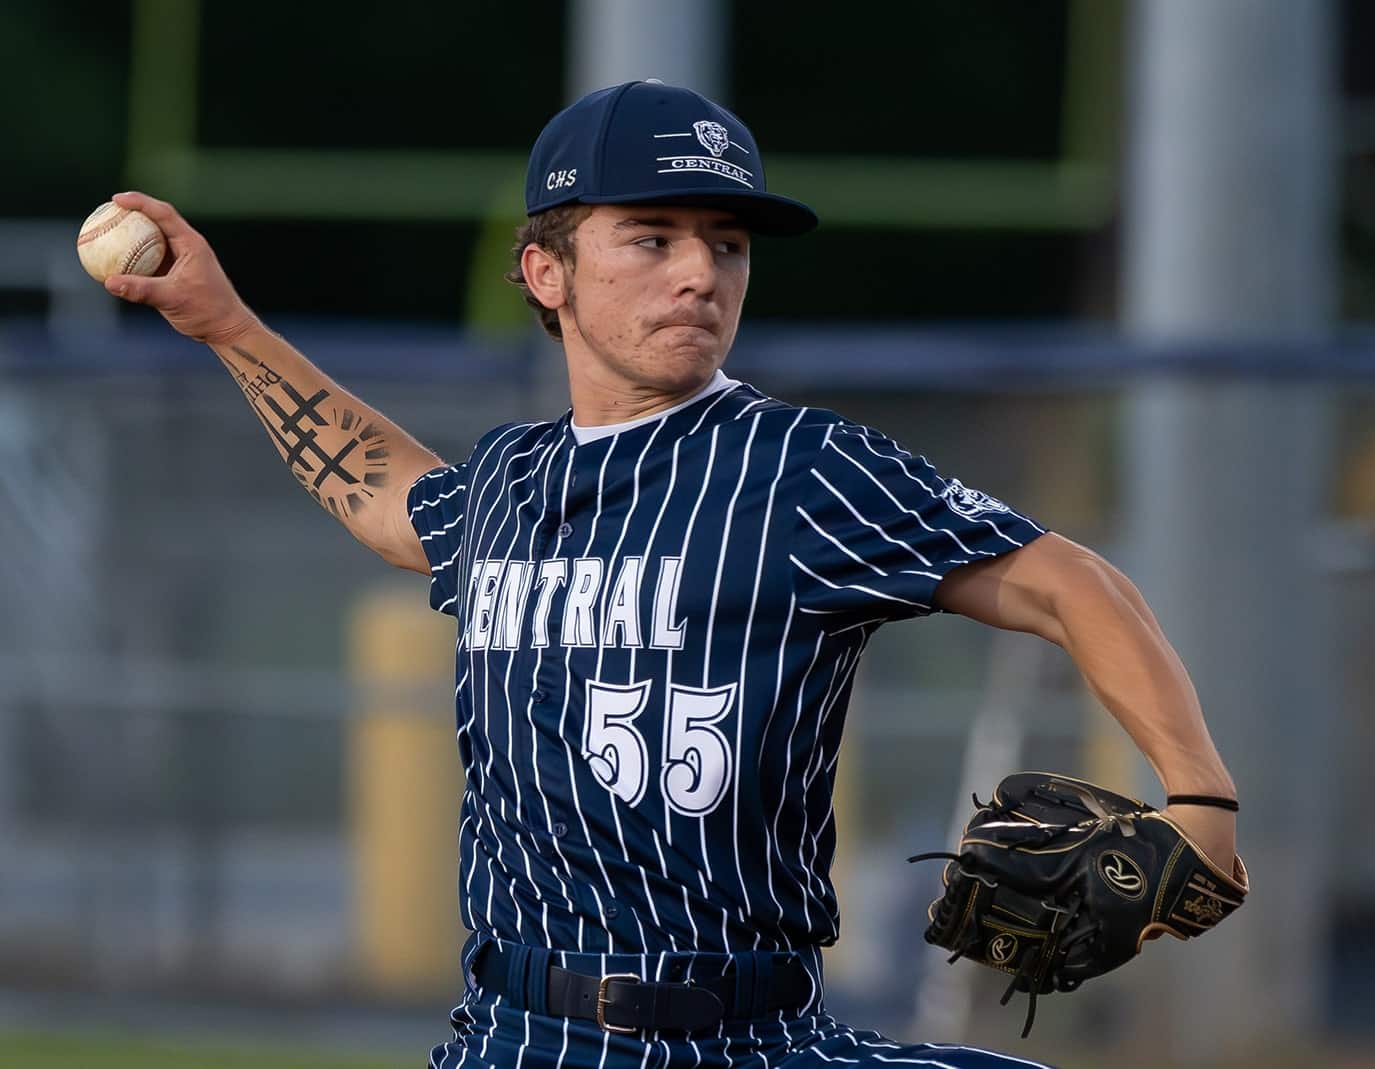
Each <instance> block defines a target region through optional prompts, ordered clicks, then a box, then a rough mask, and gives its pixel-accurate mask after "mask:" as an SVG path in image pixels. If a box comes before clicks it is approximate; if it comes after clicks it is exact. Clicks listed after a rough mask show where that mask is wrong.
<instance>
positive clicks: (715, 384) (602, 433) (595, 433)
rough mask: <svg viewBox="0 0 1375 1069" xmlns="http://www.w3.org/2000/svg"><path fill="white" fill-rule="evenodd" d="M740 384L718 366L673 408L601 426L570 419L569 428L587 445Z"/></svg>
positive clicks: (579, 442) (665, 415) (577, 439)
mask: <svg viewBox="0 0 1375 1069" xmlns="http://www.w3.org/2000/svg"><path fill="white" fill-rule="evenodd" d="M739 385H740V382H739V380H737V379H728V378H726V374H725V372H723V371H722V370H721V369H720V368H717V369H716V374H715V375H713V376H712V377H711V381H710V382H708V383H707V384H706V385H705V386H703V387H702V388H701V389H700V390H698V391H697V392H696V393H695V394H693V395H692V396H691V397H689V398H688V399H687V400H686V401H679V402H678V403H677V404H676V405H674V406H673V407H672V408H666V409H664V410H663V411H662V412H652V413H650V414H649V415H648V416H641V417H640V418H639V419H632V420H627V421H626V422H625V423H607V424H605V425H603V426H600V427H579V426H578V425H577V424H576V423H574V422H572V421H570V422H569V429H570V430H572V432H573V438H574V439H575V440H576V441H577V443H578V445H586V444H587V443H588V442H595V441H597V440H598V439H599V438H609V437H611V435H613V434H620V433H621V432H622V431H628V430H630V429H631V428H632V427H638V426H640V425H641V424H643V423H651V422H653V421H654V420H656V419H664V418H666V417H668V416H671V415H673V413H675V412H679V411H681V410H682V409H684V408H687V406H688V405H690V404H695V403H696V402H698V401H700V400H701V399H702V398H703V397H710V396H711V395H712V394H714V393H720V392H721V391H722V390H729V389H730V388H731V387H733V386H739Z"/></svg>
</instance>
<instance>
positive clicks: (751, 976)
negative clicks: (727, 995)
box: [730, 950, 757, 1020]
mask: <svg viewBox="0 0 1375 1069" xmlns="http://www.w3.org/2000/svg"><path fill="white" fill-rule="evenodd" d="M731 960H732V961H733V962H735V1004H734V1005H733V1006H732V1007H731V1010H730V1014H731V1016H732V1017H737V1018H743V1019H746V1020H748V1019H750V1018H751V1017H752V1014H751V1013H750V1008H751V1007H752V1006H753V1005H754V989H755V987H756V986H757V985H756V982H755V981H756V979H757V977H756V975H755V955H754V952H753V951H751V950H742V951H738V952H737V953H734V954H732V955H731Z"/></svg>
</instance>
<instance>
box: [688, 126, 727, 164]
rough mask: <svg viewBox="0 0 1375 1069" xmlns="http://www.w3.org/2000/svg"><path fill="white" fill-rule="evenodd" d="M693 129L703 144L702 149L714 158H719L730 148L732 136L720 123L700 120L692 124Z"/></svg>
mask: <svg viewBox="0 0 1375 1069" xmlns="http://www.w3.org/2000/svg"><path fill="white" fill-rule="evenodd" d="M692 129H693V132H694V133H695V134H696V135H697V140H698V141H700V142H702V147H703V148H705V149H706V150H707V151H708V152H710V153H711V154H712V155H713V156H717V157H719V156H721V154H722V153H724V152H725V151H726V149H728V148H730V134H729V133H728V132H727V131H726V128H725V127H724V126H722V125H721V124H720V123H719V122H712V121H711V120H710V119H699V120H698V121H697V122H695V123H693V124H692Z"/></svg>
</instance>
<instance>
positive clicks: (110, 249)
mask: <svg viewBox="0 0 1375 1069" xmlns="http://www.w3.org/2000/svg"><path fill="white" fill-rule="evenodd" d="M76 254H77V256H79V257H80V258H81V266H82V267H84V268H85V269H86V273H87V274H89V275H90V276H91V277H92V278H93V279H95V280H96V281H97V282H104V281H105V280H106V279H107V278H109V277H110V276H111V275H151V274H153V272H155V271H156V270H157V269H158V266H159V265H160V264H161V263H162V258H163V257H164V256H166V255H167V240H166V239H165V238H164V237H163V236H162V231H161V230H159V229H158V225H157V223H155V222H153V220H151V219H149V218H148V216H146V215H144V214H143V213H142V212H137V211H132V210H131V209H129V208H121V207H120V206H119V205H118V204H116V203H114V201H108V200H107V201H106V202H105V203H104V204H102V205H101V206H100V207H99V208H97V209H96V210H95V211H93V212H92V213H91V214H90V215H89V216H87V217H86V221H85V222H84V223H82V224H81V233H80V234H79V235H78V236H77V239H76Z"/></svg>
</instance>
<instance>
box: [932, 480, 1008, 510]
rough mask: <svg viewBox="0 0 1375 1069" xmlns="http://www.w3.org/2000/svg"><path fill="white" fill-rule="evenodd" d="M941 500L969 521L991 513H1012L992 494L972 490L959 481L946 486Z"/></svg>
mask: <svg viewBox="0 0 1375 1069" xmlns="http://www.w3.org/2000/svg"><path fill="white" fill-rule="evenodd" d="M941 499H942V500H943V501H944V502H945V503H946V504H947V505H949V506H950V507H951V509H953V510H954V511H955V512H958V513H959V514H960V515H961V516H963V517H964V518H965V519H967V520H973V519H977V518H978V517H979V516H983V515H986V514H987V513H991V512H1011V511H1012V510H1011V509H1010V508H1008V507H1007V506H1006V505H1004V504H1003V503H1002V502H1001V501H999V500H998V499H997V498H996V497H994V496H993V495H992V494H986V493H984V492H983V491H982V490H971V489H970V488H969V487H967V486H965V485H964V483H962V482H960V480H959V479H951V480H949V481H948V482H947V483H946V484H945V489H944V490H942V491H941Z"/></svg>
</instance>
